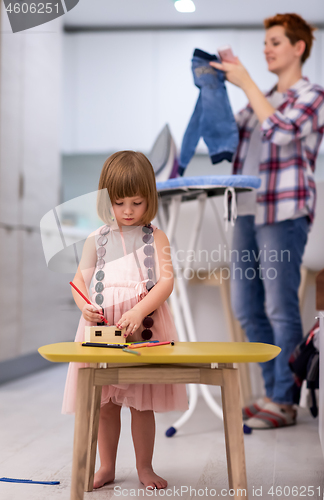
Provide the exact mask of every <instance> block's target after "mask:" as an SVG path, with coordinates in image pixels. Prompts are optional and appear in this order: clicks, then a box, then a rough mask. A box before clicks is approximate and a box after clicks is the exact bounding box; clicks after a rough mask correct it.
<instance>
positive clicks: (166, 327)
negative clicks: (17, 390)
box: [62, 226, 188, 413]
mask: <svg viewBox="0 0 324 500" xmlns="http://www.w3.org/2000/svg"><path fill="white" fill-rule="evenodd" d="M151 227H152V228H153V230H154V231H155V229H156V228H155V227H154V226H151ZM104 228H107V226H103V227H102V228H99V229H98V230H97V231H96V232H95V241H96V251H97V254H98V256H97V259H98V260H97V264H94V265H95V266H96V267H93V271H94V272H93V286H92V288H91V292H92V293H91V301H92V302H93V303H96V302H97V304H98V305H100V306H101V307H103V308H104V315H105V318H106V319H107V320H108V322H109V324H110V325H115V324H116V323H117V322H118V321H119V319H120V318H121V316H122V315H123V314H124V313H125V312H126V311H128V310H129V309H131V308H132V307H134V306H135V305H136V303H137V302H138V301H139V300H141V299H142V298H144V297H145V295H146V294H147V293H148V291H147V287H146V284H147V283H148V282H149V281H151V279H152V281H153V282H154V281H157V279H158V269H156V267H157V263H156V260H155V259H154V263H155V265H154V266H153V267H154V270H153V272H154V278H156V279H154V278H152V271H151V270H150V269H148V267H151V265H150V262H152V260H149V261H148V260H147V257H148V250H147V248H145V247H148V246H151V247H153V248H154V231H153V233H152V235H151V236H152V238H151V241H150V243H151V245H146V244H144V242H143V235H144V239H145V233H144V232H143V227H132V226H131V227H126V228H125V227H123V228H122V230H119V229H114V230H110V232H109V233H108V234H106V235H104V237H106V239H107V241H106V240H103V239H102V234H101V232H100V231H103V232H104V231H105V229H104ZM144 229H145V228H144ZM146 237H147V238H149V236H146ZM100 238H101V239H100ZM104 241H106V243H105V245H102V243H103V242H104ZM146 241H148V240H146ZM100 248H104V249H105V254H104V255H103V256H102V253H103V252H104V251H103V250H101V249H100ZM98 252H99V253H98ZM100 252H101V253H100ZM151 252H152V250H151ZM154 254H155V252H154ZM149 259H152V256H150V255H149ZM98 263H99V264H98ZM147 264H149V266H148V265H147ZM98 266H99V267H98ZM98 271H100V273H99V274H98ZM103 275H104V277H102V276H103ZM96 278H100V283H102V285H101V284H100V285H98V282H99V281H98V280H97V279H96ZM98 291H99V292H100V295H101V297H99V294H98ZM101 300H103V302H102V304H100V301H101ZM151 318H152V319H153V320H154V324H153V326H152V327H150V330H151V331H152V334H153V336H152V338H151V340H160V341H164V340H177V339H178V337H177V332H176V329H175V325H174V322H173V318H172V315H171V312H170V310H169V307H168V305H167V303H166V302H164V303H163V304H162V305H161V306H160V307H158V309H156V310H155V311H154V313H153V314H152V316H151ZM85 325H92V323H89V322H87V321H86V320H85V319H84V318H83V316H82V315H81V319H80V322H79V326H78V330H77V333H76V337H75V342H83V341H84V327H85ZM143 330H144V326H143V325H141V326H140V328H138V330H137V331H136V332H134V334H133V335H132V336H131V337H128V339H127V340H131V341H140V340H142V336H141V333H142V331H143ZM86 366H89V365H88V364H86V363H70V365H69V370H68V374H67V380H66V384H65V391H64V398H63V408H62V413H74V412H75V400H76V388H77V378H78V370H79V368H83V367H86ZM110 400H111V401H112V402H113V403H115V404H117V405H120V406H127V407H133V408H136V409H137V410H142V411H144V410H153V411H155V412H166V411H172V410H180V411H185V410H187V409H188V398H187V393H186V387H185V385H183V384H165V385H163V384H129V385H106V386H103V387H102V397H101V405H102V406H103V405H104V404H106V403H108V401H110Z"/></svg>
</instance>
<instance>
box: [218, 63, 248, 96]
mask: <svg viewBox="0 0 324 500" xmlns="http://www.w3.org/2000/svg"><path fill="white" fill-rule="evenodd" d="M209 64H210V66H212V67H213V68H216V69H219V70H221V71H224V73H225V76H226V80H228V81H229V82H231V83H233V85H236V86H237V87H240V88H241V89H243V90H244V89H245V88H246V87H247V86H248V85H249V83H250V82H251V81H252V79H251V77H250V75H249V73H248V72H247V70H246V68H245V67H244V66H243V64H242V63H241V61H240V60H239V58H238V57H236V58H235V63H229V62H225V61H223V62H222V63H221V64H220V63H217V62H215V61H210V63H209Z"/></svg>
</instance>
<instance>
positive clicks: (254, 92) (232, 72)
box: [209, 57, 276, 124]
mask: <svg viewBox="0 0 324 500" xmlns="http://www.w3.org/2000/svg"><path fill="white" fill-rule="evenodd" d="M235 61H236V62H235V63H229V62H225V61H224V62H223V63H222V64H219V63H217V62H214V61H210V63H209V64H210V65H211V66H213V68H216V69H220V70H221V71H224V72H225V76H226V79H227V80H228V81H229V82H231V83H233V85H236V86H237V87H240V88H241V89H242V90H243V92H245V95H246V97H247V98H248V100H249V102H250V105H251V106H252V108H253V111H254V113H255V114H256V115H257V117H258V120H259V122H260V123H261V124H262V123H263V122H264V120H266V119H267V118H269V116H271V115H272V114H273V113H274V112H275V111H276V110H275V108H273V107H272V106H271V104H270V103H269V102H268V101H267V99H266V98H265V96H264V95H263V93H262V92H261V90H260V89H259V87H258V86H257V85H256V83H255V82H254V81H253V80H252V78H251V77H250V75H249V73H248V72H247V70H246V69H245V67H244V66H243V64H242V63H241V61H240V60H239V59H238V57H236V59H235Z"/></svg>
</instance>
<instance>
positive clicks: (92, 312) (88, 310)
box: [82, 304, 103, 323]
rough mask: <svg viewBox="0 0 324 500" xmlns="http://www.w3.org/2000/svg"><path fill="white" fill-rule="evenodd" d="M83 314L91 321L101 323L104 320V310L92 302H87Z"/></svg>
mask: <svg viewBox="0 0 324 500" xmlns="http://www.w3.org/2000/svg"><path fill="white" fill-rule="evenodd" d="M82 316H83V317H84V319H85V320H87V321H90V322H91V323H101V322H102V321H103V315H102V312H101V311H99V310H98V309H96V308H95V307H94V306H93V305H91V304H85V305H84V306H83V308H82Z"/></svg>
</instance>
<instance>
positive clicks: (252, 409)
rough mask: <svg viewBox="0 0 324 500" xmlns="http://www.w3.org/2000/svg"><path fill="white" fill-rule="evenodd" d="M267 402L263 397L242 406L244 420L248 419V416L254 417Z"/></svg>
mask: <svg viewBox="0 0 324 500" xmlns="http://www.w3.org/2000/svg"><path fill="white" fill-rule="evenodd" d="M266 404H267V402H266V401H265V400H264V399H263V398H259V399H257V400H256V402H255V403H253V404H252V405H250V406H245V407H244V408H242V418H243V420H247V419H248V418H251V417H254V415H256V414H257V413H259V411H261V410H262V408H264V406H265V405H266Z"/></svg>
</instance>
